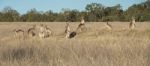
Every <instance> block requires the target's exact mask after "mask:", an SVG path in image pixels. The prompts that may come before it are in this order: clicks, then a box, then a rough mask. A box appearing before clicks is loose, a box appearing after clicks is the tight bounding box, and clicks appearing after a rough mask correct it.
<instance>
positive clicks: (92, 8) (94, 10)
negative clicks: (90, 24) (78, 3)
mask: <svg viewBox="0 0 150 66" xmlns="http://www.w3.org/2000/svg"><path fill="white" fill-rule="evenodd" d="M85 9H86V11H87V12H88V16H89V17H88V18H89V19H90V20H89V21H100V20H101V19H102V17H103V12H104V6H103V5H102V4H99V3H91V4H87V6H86V7H85Z"/></svg>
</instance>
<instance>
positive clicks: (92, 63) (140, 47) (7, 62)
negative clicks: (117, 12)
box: [0, 22, 150, 66]
mask: <svg viewBox="0 0 150 66" xmlns="http://www.w3.org/2000/svg"><path fill="white" fill-rule="evenodd" d="M33 24H41V23H36V22H35V23H8V22H6V23H0V66H149V65H150V22H149V23H148V22H142V23H137V25H136V29H135V30H133V31H129V30H128V24H129V23H127V22H123V23H120V22H111V24H112V26H113V27H114V28H113V30H112V31H108V30H105V29H104V28H103V27H104V25H103V24H104V23H96V22H93V23H87V24H86V26H87V28H88V30H87V32H85V33H81V34H79V35H77V36H76V37H75V38H72V39H66V38H64V35H63V34H62V33H63V31H64V28H65V23H60V22H55V23H48V22H44V23H42V24H47V25H48V26H49V27H51V29H52V30H53V31H54V35H53V36H51V37H49V38H46V39H40V38H37V37H35V38H28V37H27V38H26V39H22V38H19V37H14V33H13V32H12V30H13V29H16V28H21V29H24V30H27V29H28V28H29V27H31V26H32V25H33ZM77 25H78V23H71V29H72V30H75V29H76V27H77Z"/></svg>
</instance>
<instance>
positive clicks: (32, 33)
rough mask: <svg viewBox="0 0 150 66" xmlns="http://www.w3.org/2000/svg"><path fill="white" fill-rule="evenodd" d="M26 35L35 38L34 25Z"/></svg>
mask: <svg viewBox="0 0 150 66" xmlns="http://www.w3.org/2000/svg"><path fill="white" fill-rule="evenodd" d="M27 33H28V35H29V36H30V37H34V36H36V25H33V27H32V28H29V29H28V31H27Z"/></svg>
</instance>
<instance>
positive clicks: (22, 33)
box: [13, 29, 25, 39]
mask: <svg viewBox="0 0 150 66" xmlns="http://www.w3.org/2000/svg"><path fill="white" fill-rule="evenodd" d="M13 32H14V33H15V37H17V36H18V37H19V38H20V39H21V38H23V39H24V36H25V31H24V30H22V29H15V30H13Z"/></svg>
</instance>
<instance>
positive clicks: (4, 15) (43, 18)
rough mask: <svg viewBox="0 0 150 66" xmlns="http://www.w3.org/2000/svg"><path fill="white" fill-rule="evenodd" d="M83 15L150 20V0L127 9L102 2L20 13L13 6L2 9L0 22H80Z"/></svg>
mask: <svg viewBox="0 0 150 66" xmlns="http://www.w3.org/2000/svg"><path fill="white" fill-rule="evenodd" d="M81 17H84V19H85V21H87V22H100V21H129V20H131V17H135V18H136V21H139V22H142V21H150V1H149V0H147V1H145V2H142V3H140V4H134V5H132V6H130V7H129V8H128V9H127V10H123V9H122V8H121V5H120V4H117V5H115V6H112V7H105V6H103V5H102V4H100V3H91V4H87V5H86V7H85V10H84V11H78V10H77V9H72V10H71V9H65V8H64V9H62V11H61V12H59V13H56V12H53V11H52V10H49V11H46V12H41V11H37V10H36V9H35V8H33V9H31V10H29V11H28V12H27V13H26V14H20V13H19V12H17V10H14V9H12V8H11V7H5V8H4V9H3V10H1V11H0V22H68V21H69V22H78V21H80V19H81Z"/></svg>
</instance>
